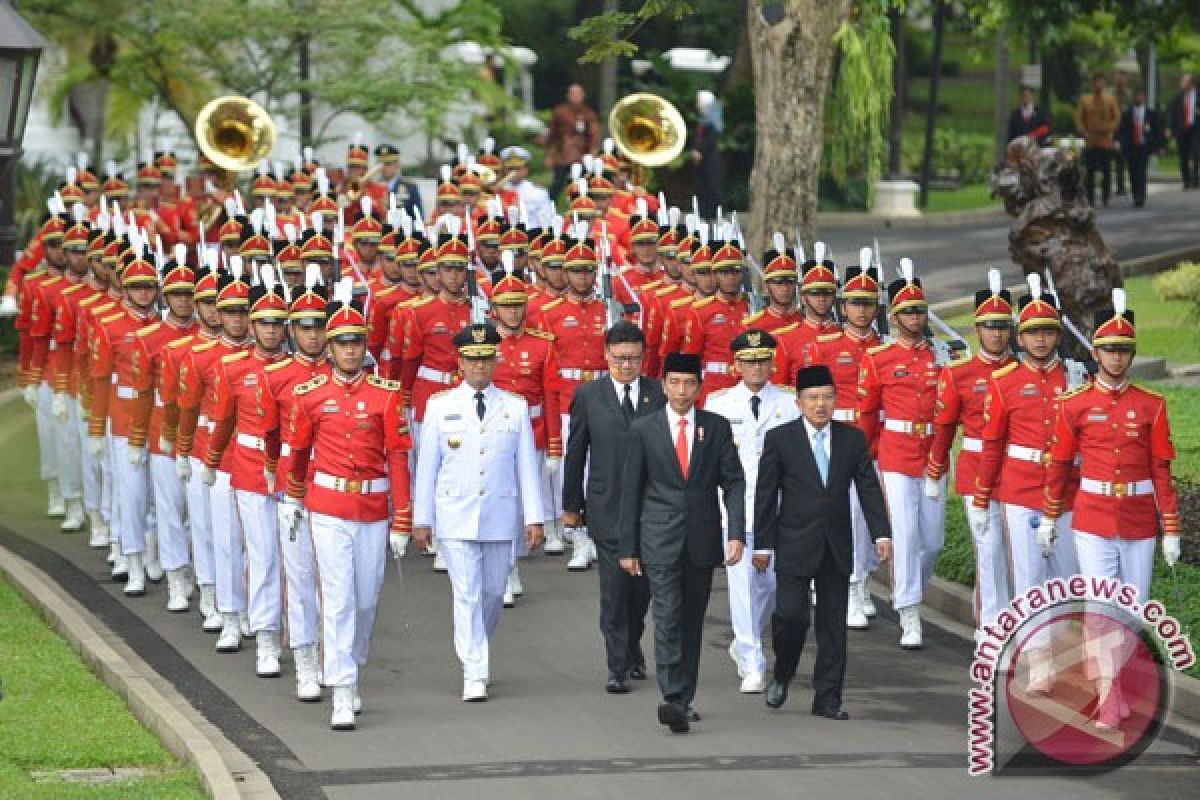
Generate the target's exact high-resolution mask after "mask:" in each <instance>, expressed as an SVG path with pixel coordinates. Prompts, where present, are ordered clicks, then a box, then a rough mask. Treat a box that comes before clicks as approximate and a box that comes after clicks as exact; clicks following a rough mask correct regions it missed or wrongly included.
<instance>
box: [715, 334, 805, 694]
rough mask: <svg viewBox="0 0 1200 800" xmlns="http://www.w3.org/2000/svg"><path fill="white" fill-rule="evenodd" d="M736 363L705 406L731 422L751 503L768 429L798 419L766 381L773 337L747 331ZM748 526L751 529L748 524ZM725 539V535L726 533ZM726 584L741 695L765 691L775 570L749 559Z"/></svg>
mask: <svg viewBox="0 0 1200 800" xmlns="http://www.w3.org/2000/svg"><path fill="white" fill-rule="evenodd" d="M731 349H732V350H733V356H734V362H735V364H736V366H737V368H738V371H739V372H740V373H741V375H742V381H741V383H739V384H738V385H737V386H734V387H732V388H730V389H725V390H722V391H719V392H714V393H712V394H710V395H709V396H708V399H707V400H706V401H705V404H704V407H705V409H706V410H708V411H713V412H715V413H717V414H720V415H721V416H723V417H725V418H726V419H727V420H729V424H730V426H731V427H732V428H733V441H734V443H735V444H736V445H737V448H738V455H739V456H740V457H741V460H742V471H743V472H745V473H746V503H747V507H750V506H751V505H753V503H754V487H755V482H756V481H755V479H756V478H757V476H758V459H759V456H760V455H761V454H762V449H763V441H764V440H765V439H766V436H767V431H769V430H771V429H772V428H774V427H777V426H779V425H782V424H784V423H785V422H791V421H792V420H794V419H796V417H797V416H798V415H799V413H800V412H799V410H798V408H797V406H796V396H795V394H794V393H793V392H790V391H788V390H786V389H781V388H780V387H778V386H776V385H775V384H773V383H771V382H770V377H771V370H772V369H773V367H774V364H775V337H773V336H771V334H769V333H767V332H765V331H760V330H755V329H753V328H752V329H750V330H747V331H744V332H743V333H742V334H740V335H739V336H738V337H737V338H735V339H734V340H733V343H732V345H731ZM747 527H749V525H747ZM725 534H726V536H728V534H729V531H728V530H726V531H725ZM746 548H747V549H749V550H753V548H754V535H753V533H752V532H751V531H750V530H747V531H746ZM725 576H726V579H727V581H728V583H729V616H730V619H731V620H732V621H733V636H734V638H733V643H732V644H730V645H729V655H730V657H731V658H732V659H733V661H734V663H735V664H737V670H738V677H740V678H741V679H742V685H741V691H742V692H743V693H745V694H755V693H758V692H761V691H763V687H764V685H765V678H764V676H765V674H766V668H767V660H766V657H765V656H764V655H763V645H762V630H763V625H764V624H765V622H766V620H767V617H768V615H769V614H770V613H771V611H772V609H773V607H774V605H775V571H774V569H773V565H772V567H768V568H767V569H766V570H764V571H762V572H759V571H758V570H756V569H755V568H754V567H753V565H752V564H750V563H749V560H748V559H742V560H741V561H739V562H738V563H737V564H734V565H733V566H732V567H726V568H725Z"/></svg>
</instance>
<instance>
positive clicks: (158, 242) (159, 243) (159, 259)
mask: <svg viewBox="0 0 1200 800" xmlns="http://www.w3.org/2000/svg"><path fill="white" fill-rule="evenodd" d="M166 265H167V254H166V252H165V251H164V250H163V240H162V236H160V235H158V234H157V233H156V234H154V266H155V267H157V268H158V271H159V272H162V271H163V268H164V267H165V266H166Z"/></svg>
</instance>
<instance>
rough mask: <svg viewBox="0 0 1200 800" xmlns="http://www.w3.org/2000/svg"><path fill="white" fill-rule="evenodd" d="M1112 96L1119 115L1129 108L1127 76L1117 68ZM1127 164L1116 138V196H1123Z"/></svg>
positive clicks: (1114, 151)
mask: <svg viewBox="0 0 1200 800" xmlns="http://www.w3.org/2000/svg"><path fill="white" fill-rule="evenodd" d="M1113 98H1114V99H1115V100H1116V101H1117V108H1118V109H1119V110H1120V112H1121V115H1122V116H1124V115H1125V112H1126V111H1128V110H1129V100H1130V98H1129V76H1128V75H1126V74H1125V73H1124V72H1122V71H1121V70H1117V71H1116V73H1114V74H1113ZM1128 166H1129V158H1128V156H1127V155H1126V153H1125V148H1124V146H1123V145H1122V143H1121V140H1120V139H1119V138H1118V139H1117V140H1116V147H1114V148H1113V168H1114V170H1115V171H1116V173H1117V197H1124V196H1125V170H1126V169H1127V168H1128Z"/></svg>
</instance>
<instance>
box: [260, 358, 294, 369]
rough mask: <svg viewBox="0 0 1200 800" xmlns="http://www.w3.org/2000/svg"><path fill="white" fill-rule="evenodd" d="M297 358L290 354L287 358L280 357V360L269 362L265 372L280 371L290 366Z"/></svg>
mask: <svg viewBox="0 0 1200 800" xmlns="http://www.w3.org/2000/svg"><path fill="white" fill-rule="evenodd" d="M295 360H296V359H295V358H293V357H292V356H288V357H287V358H283V359H280V360H279V361H276V362H274V363H271V364H267V365H266V366H265V367H263V372H278V371H279V370H281V369H283V368H284V367H286V366H288V365H289V364H291V363H292V362H293V361H295Z"/></svg>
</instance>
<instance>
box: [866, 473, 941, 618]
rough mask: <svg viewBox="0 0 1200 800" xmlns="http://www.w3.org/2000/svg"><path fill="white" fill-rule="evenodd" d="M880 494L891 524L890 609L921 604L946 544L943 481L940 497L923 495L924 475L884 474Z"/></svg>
mask: <svg viewBox="0 0 1200 800" xmlns="http://www.w3.org/2000/svg"><path fill="white" fill-rule="evenodd" d="M882 477H883V492H884V496H885V497H886V499H887V507H888V515H889V516H890V517H891V522H892V553H893V558H892V570H893V574H892V607H893V608H897V609H900V608H907V607H908V606H915V605H918V604H919V603H920V602H921V597H922V595H923V594H924V591H925V585H926V584H927V583H929V579H930V578H932V577H933V567H934V565H935V564H937V560H938V554H939V553H941V551H942V545H943V543H945V541H946V526H945V518H946V478H945V476H943V477H942V480H941V485H942V491H941V493H940V495H939V497H938V498H937V499H936V500H934V499H933V498H930V497H926V496H925V478H924V476H919V477H916V478H914V477H911V476H909V475H902V474H900V473H899V472H884V473H883V474H882Z"/></svg>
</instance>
